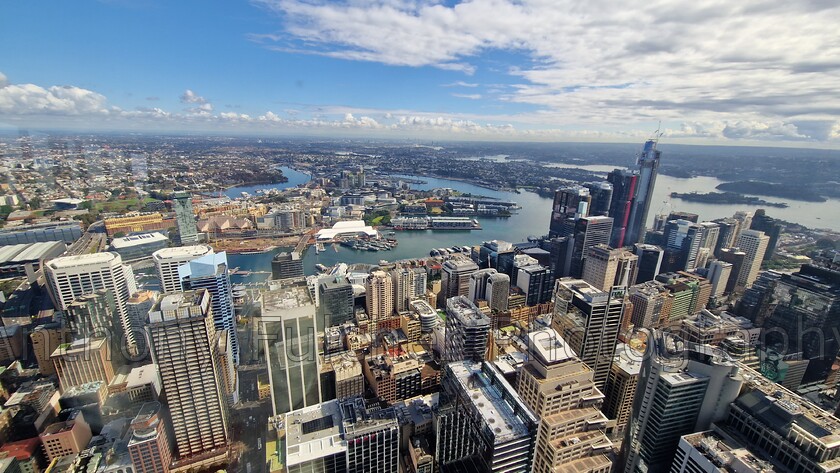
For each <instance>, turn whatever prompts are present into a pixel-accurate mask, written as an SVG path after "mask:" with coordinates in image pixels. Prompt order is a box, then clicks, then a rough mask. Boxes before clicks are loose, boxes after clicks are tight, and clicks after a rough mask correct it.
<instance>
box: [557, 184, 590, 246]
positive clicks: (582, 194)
mask: <svg viewBox="0 0 840 473" xmlns="http://www.w3.org/2000/svg"><path fill="white" fill-rule="evenodd" d="M591 200H592V198H591V197H590V195H589V189H587V188H586V187H583V186H578V185H575V186H567V187H561V188H560V189H557V191H555V192H554V205H553V206H552V208H551V223H550V224H549V230H548V234H549V236H550V237H552V238H553V237H557V236H565V232H564V230H563V226H564V225H565V223H566V221H567V220H568V219H570V218H575V217H586V216H588V215H589V205H590V203H591Z"/></svg>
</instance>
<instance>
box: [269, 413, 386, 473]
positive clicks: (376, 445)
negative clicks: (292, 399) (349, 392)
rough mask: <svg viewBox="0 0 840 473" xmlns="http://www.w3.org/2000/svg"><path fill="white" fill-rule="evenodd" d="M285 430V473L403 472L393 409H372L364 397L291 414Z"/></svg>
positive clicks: (282, 441)
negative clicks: (316, 472) (321, 472)
mask: <svg viewBox="0 0 840 473" xmlns="http://www.w3.org/2000/svg"><path fill="white" fill-rule="evenodd" d="M284 426H285V428H284V436H283V437H281V439H280V440H281V441H280V442H278V446H279V448H281V449H284V451H283V452H282V453H281V457H282V458H283V459H284V465H283V466H284V467H285V470H286V471H289V472H300V473H302V472H314V471H323V472H347V473H366V472H380V473H399V472H400V471H401V468H400V455H399V446H400V424H399V421H398V420H397V416H396V413H395V410H394V409H393V408H388V409H379V410H377V409H373V408H368V407H367V406H365V402H364V399H362V398H361V397H353V398H349V399H341V400H333V401H327V402H324V403H320V404H316V405H313V406H309V407H305V408H302V409H298V410H295V411H292V412H289V413H288V414H286V416H285V422H284Z"/></svg>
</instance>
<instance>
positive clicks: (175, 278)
mask: <svg viewBox="0 0 840 473" xmlns="http://www.w3.org/2000/svg"><path fill="white" fill-rule="evenodd" d="M212 253H213V248H211V247H210V245H192V246H181V247H176V248H164V249H162V250H158V251H155V252H154V253H152V261H154V262H155V269H156V270H157V276H158V281H159V282H160V291H161V292H178V291H180V290H182V289H183V287H182V286H181V277H180V276H179V275H178V268H179V267H180V266H181V265H183V264H184V263H189V262H190V261H192V260H194V259H196V258H201V257H202V256H206V255H209V254H212Z"/></svg>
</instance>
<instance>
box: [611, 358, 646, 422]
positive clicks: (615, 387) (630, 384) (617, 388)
mask: <svg viewBox="0 0 840 473" xmlns="http://www.w3.org/2000/svg"><path fill="white" fill-rule="evenodd" d="M642 355H643V354H642V353H638V352H636V351H634V350H633V349H632V348H630V346H628V345H624V344H620V345H618V347H617V348H616V352H615V358H614V359H613V364H612V366H611V367H610V375H609V377H608V378H607V388H606V392H605V393H604V396H605V399H604V407H603V411H604V415H606V416H607V418H609V419H612V420H614V421H615V427H613V434H612V435H613V436H618V435H621V434H622V433H623V432H624V431H625V429H626V428H627V425H628V424H629V422H630V416H631V415H632V414H633V400H634V399H635V397H636V389H637V388H638V386H639V373H640V372H641V368H642Z"/></svg>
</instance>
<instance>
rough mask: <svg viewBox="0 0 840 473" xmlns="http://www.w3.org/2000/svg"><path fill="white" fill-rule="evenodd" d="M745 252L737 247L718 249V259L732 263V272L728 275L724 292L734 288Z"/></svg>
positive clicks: (745, 255) (744, 258)
mask: <svg viewBox="0 0 840 473" xmlns="http://www.w3.org/2000/svg"><path fill="white" fill-rule="evenodd" d="M746 258H747V254H746V253H744V252H743V251H741V250H740V249H738V248H724V249H722V250H720V260H721V261H724V262H726V263H729V264H731V265H732V272H731V273H730V275H729V281H727V282H726V289H725V292H726V293H730V292H732V291H734V290H735V287H736V286H737V283H738V275H740V274H741V270H742V268H743V267H744V262H745V261H746Z"/></svg>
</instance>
